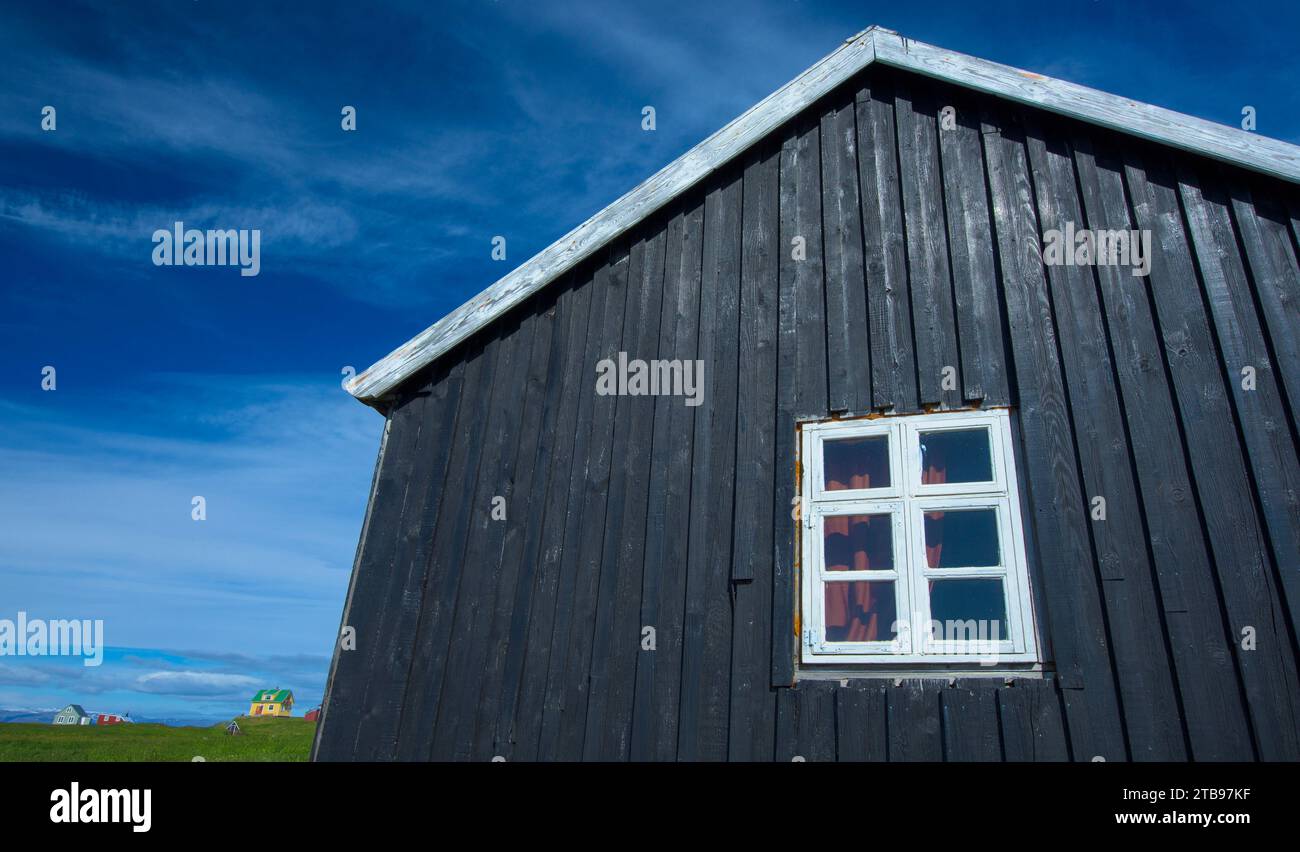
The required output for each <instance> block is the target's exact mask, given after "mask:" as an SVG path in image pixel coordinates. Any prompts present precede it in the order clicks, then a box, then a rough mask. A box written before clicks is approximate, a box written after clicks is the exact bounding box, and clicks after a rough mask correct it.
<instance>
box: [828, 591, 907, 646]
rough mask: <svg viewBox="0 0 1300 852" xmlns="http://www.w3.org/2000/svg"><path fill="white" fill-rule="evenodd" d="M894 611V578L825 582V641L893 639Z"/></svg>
mask: <svg viewBox="0 0 1300 852" xmlns="http://www.w3.org/2000/svg"><path fill="white" fill-rule="evenodd" d="M897 611H898V610H897V606H896V604H895V601H894V583H893V581H882V582H875V583H873V582H870V581H867V580H855V581H852V582H848V583H827V584H826V641H827V642H889V641H892V640H893V639H894V637H895V635H896V629H895V628H896V625H895V623H894V622H895V621H897V620H898V615H897Z"/></svg>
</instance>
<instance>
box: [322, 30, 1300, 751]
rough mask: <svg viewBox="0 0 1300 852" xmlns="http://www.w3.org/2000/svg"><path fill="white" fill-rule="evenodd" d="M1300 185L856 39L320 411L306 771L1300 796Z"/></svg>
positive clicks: (1007, 81) (1198, 144)
mask: <svg viewBox="0 0 1300 852" xmlns="http://www.w3.org/2000/svg"><path fill="white" fill-rule="evenodd" d="M1297 182H1300V148H1297V147H1296V146H1292V145H1288V144H1284V143H1281V142H1277V141H1274V140H1270V139H1267V138H1264V137H1261V136H1258V135H1256V134H1254V133H1251V132H1247V131H1245V130H1237V129H1235V128H1229V127H1226V126H1221V125H1218V124H1213V123H1210V122H1206V121H1202V120H1199V119H1195V118H1191V117H1188V116H1183V115H1179V114H1176V113H1172V112H1169V111H1167V110H1163V109H1160V108H1157V107H1153V106H1148V105H1144V104H1139V103H1136V102H1133V101H1130V100H1127V99H1125V98H1120V97H1115V96H1112V95H1107V94H1103V93H1100V92H1097V91H1094V90H1091V89H1087V88H1084V87H1081V86H1076V85H1073V84H1070V83H1066V82H1062V81H1058V80H1052V79H1048V78H1045V77H1043V76H1041V75H1037V74H1032V73H1029V72H1024V71H1019V70H1016V69H1013V68H1008V67H1006V66H1002V65H997V64H995V63H991V62H986V61H983V60H978V59H974V58H971V57H967V56H963V55H960V54H955V53H951V52H948V51H944V50H941V49H938V48H935V47H931V46H928V45H924V44H920V43H918V42H914V41H911V40H909V39H906V38H904V37H902V36H899V35H898V34H896V33H893V32H890V31H887V30H883V29H879V28H873V29H870V30H867V31H866V32H864V33H861V34H859V35H858V36H855V37H854V38H852V39H850V40H849V41H847V42H846V43H845V44H844V45H843V46H841V47H840V48H839V49H838V50H836V51H835V52H834V53H832V54H831V55H830V56H828V57H827V58H825V59H824V60H822V61H821V62H819V63H818V64H817V65H815V66H814V67H813V68H811V69H809V70H808V71H807V72H805V73H804V74H803V75H801V76H800V77H799V78H797V79H796V80H794V81H793V82H791V83H790V84H789V85H787V86H786V87H784V88H783V89H781V90H779V91H778V92H776V93H775V94H773V95H772V96H770V97H769V98H767V99H766V100H764V101H763V102H761V103H760V104H758V105H757V106H755V107H754V108H753V109H751V110H750V111H749V112H747V113H745V114H744V115H742V116H741V117H740V118H738V119H736V120H735V121H733V122H732V123H731V124H729V125H728V126H727V127H725V128H723V129H722V130H721V131H719V132H718V133H716V134H714V135H713V136H712V137H710V138H709V139H707V140H705V141H704V142H702V143H701V144H700V145H699V146H697V147H696V148H694V149H692V150H691V151H689V152H687V153H686V154H685V155H683V156H682V157H681V158H680V159H678V160H677V161H675V162H674V163H672V164H671V165H669V166H668V167H666V168H665V169H664V170H663V171H661V172H659V173H658V174H656V175H655V176H653V177H652V178H650V179H649V180H648V181H646V182H645V183H644V184H642V185H640V186H639V187H637V188H636V189H634V190H632V191H631V192H630V193H628V194H627V195H625V196H624V197H623V198H621V199H619V200H618V201H616V202H615V203H613V204H612V205H610V206H609V207H608V208H606V209H605V210H604V211H602V212H600V213H599V214H597V215H596V216H594V217H593V218H592V219H590V220H588V221H587V222H586V223H584V224H583V225H581V226H580V227H578V228H577V229H575V230H574V231H572V232H570V233H569V234H567V235H566V236H564V237H563V238H561V239H560V240H559V241H558V242H556V243H555V244H554V245H552V246H551V247H549V248H547V249H546V250H545V251H543V252H542V253H541V254H539V255H538V256H537V257H535V258H533V259H532V260H530V261H528V262H527V263H526V264H524V265H523V266H521V267H519V268H518V269H516V270H515V271H514V272H512V273H510V274H509V275H507V276H506V277H505V278H503V279H502V280H501V281H499V282H497V283H496V284H494V285H493V286H492V287H490V288H489V289H487V290H485V291H484V292H483V293H482V294H480V295H479V296H477V297H475V298H474V299H472V300H471V301H470V302H468V303H466V304H465V305H464V306H463V307H461V308H459V309H458V310H456V311H455V312H453V313H452V314H450V315H449V316H447V317H446V318H444V319H443V320H441V321H440V322H438V323H436V324H435V325H433V326H432V327H430V328H429V329H428V330H427V331H425V332H424V333H422V334H420V335H419V336H417V337H416V338H415V339H413V340H412V341H410V342H409V343H407V344H406V345H405V346H403V347H402V348H400V349H398V350H397V351H396V352H394V353H393V354H392V355H390V356H388V357H387V358H385V359H384V360H382V361H381V362H379V363H378V364H376V365H375V366H374V367H372V368H370V369H369V370H367V371H366V372H364V373H362V374H361V375H359V376H357V377H356V378H355V379H353V380H352V382H351V383H350V384H349V389H350V390H351V392H352V393H353V394H354V395H355V396H357V397H358V398H359V399H361V400H362V401H364V402H366V403H368V404H369V405H371V406H373V407H374V408H376V409H378V410H379V411H380V412H382V413H383V414H384V415H385V417H386V418H387V427H386V430H385V433H384V439H383V444H382V447H381V449H380V453H379V461H378V464H377V467H376V471H375V477H374V484H373V488H372V491H371V496H370V505H369V509H368V512H367V515H366V519H365V524H364V527H363V530H362V533H361V541H360V546H359V548H358V553H357V559H356V565H355V568H354V571H353V575H352V583H351V587H350V589H349V591H348V596H347V602H346V606H345V609H344V615H343V625H344V627H345V631H344V632H345V639H344V641H343V642H342V647H341V648H340V650H338V651H337V652H336V653H335V657H334V662H333V666H332V669H331V672H330V678H329V685H328V689H327V694H326V700H325V704H324V708H323V712H322V715H321V723H320V726H319V728H318V732H317V741H316V744H315V748H314V756H315V758H316V759H320V760H390V759H399V760H428V759H433V760H447V759H457V760H474V761H487V760H492V759H494V758H504V759H506V760H510V761H517V760H578V759H596V760H727V759H731V760H762V761H769V760H780V761H789V760H792V759H799V758H802V759H805V760H808V761H829V760H1081V761H1087V760H1095V759H1104V760H1108V761H1122V760H1175V761H1181V760H1198V761H1199V760H1253V759H1263V760H1278V759H1289V760H1295V759H1300V679H1298V676H1297V653H1298V649H1297V632H1296V630H1297V626H1300V496H1298V495H1300V457H1298V455H1297V431H1296V430H1297V425H1298V423H1297V421H1298V417H1297V414H1298V412H1297V405H1298V404H1300V273H1298V272H1297V238H1300V191H1297ZM606 379H607V380H608V381H606V383H605V384H604V386H603V387H602V385H601V382H602V380H606ZM963 631H964V632H963Z"/></svg>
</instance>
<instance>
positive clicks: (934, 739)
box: [885, 679, 944, 761]
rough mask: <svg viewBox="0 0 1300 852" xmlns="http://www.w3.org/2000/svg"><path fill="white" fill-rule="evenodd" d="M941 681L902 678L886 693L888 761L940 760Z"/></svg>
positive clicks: (941, 745) (941, 754)
mask: <svg viewBox="0 0 1300 852" xmlns="http://www.w3.org/2000/svg"><path fill="white" fill-rule="evenodd" d="M943 683H944V682H943V681H922V680H911V679H909V680H904V681H903V683H902V684H901V685H900V686H895V687H891V688H890V689H889V690H888V691H887V692H886V693H885V703H886V708H887V709H886V714H887V718H888V720H889V721H888V723H887V724H888V726H889V759H890V760H891V761H922V760H931V761H938V760H943V733H942V730H941V726H940V717H939V695H940V693H941V691H942V689H943Z"/></svg>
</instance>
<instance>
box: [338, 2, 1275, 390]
mask: <svg viewBox="0 0 1300 852" xmlns="http://www.w3.org/2000/svg"><path fill="white" fill-rule="evenodd" d="M873 63H879V64H881V65H887V66H890V67H894V68H900V69H904V70H907V71H912V72H915V73H918V74H923V75H925V76H928V77H933V78H936V79H939V80H943V81H945V82H949V83H953V84H956V85H958V86H963V87H965V88H968V89H973V90H975V91H979V92H984V93H986V94H990V95H995V96H997V97H1001V98H1005V99H1008V100H1011V101H1016V102H1019V103H1023V104H1028V105H1031V106H1035V107H1039V108H1041V109H1045V110H1049V111H1051V112H1055V113H1059V114H1061V115H1066V116H1069V117H1072V118H1076V119H1080V120H1082V121H1086V122H1088V123H1090V124H1095V125H1099V126H1101V127H1106V128H1109V129H1111V130H1116V131H1119V132H1121V133H1126V134H1129V135H1132V136H1138V137H1141V138H1144V139H1149V140H1152V141H1155V142H1159V143H1161V144H1164V145H1169V146H1172V147H1175V148H1180V149H1182V150H1185V151H1190V152H1192V153H1195V154H1200V155H1202V156H1206V157H1211V158H1213V159H1216V160H1221V161H1223V162H1226V163H1231V164H1234V165H1238V166H1242V167H1244V168H1247V169H1251V170H1254V171H1257V172H1262V173H1263V174H1266V175H1271V176H1273V177H1276V178H1281V179H1283V180H1287V181H1291V182H1294V183H1300V146H1296V145H1291V144H1288V143H1286V142H1281V141H1278V140H1276V139H1269V138H1267V137H1264V136H1258V135H1256V134H1254V133H1249V132H1246V131H1244V130H1239V129H1237V128H1235V127H1229V126H1227V125H1222V124H1216V123H1214V122H1211V121H1206V120H1204V119H1200V118H1194V117H1192V116H1189V115H1183V114H1182V113H1177V112H1174V111H1172V110H1167V109H1162V108H1160V107H1157V106H1151V105H1149V104H1143V103H1139V102H1137V101H1133V100H1130V99H1128V98H1123V97H1119V96H1117V95H1109V94H1106V93H1105V92H1099V91H1097V90H1096V89H1090V88H1088V87H1086V86H1080V85H1076V84H1074V83H1068V82H1065V81H1063V80H1055V79H1052V78H1051V77H1045V76H1043V75H1041V74H1035V73H1032V72H1030V71H1022V70H1020V69H1018V68H1012V67H1010V66H1008V65H1001V64H999V63H996V62H989V61H988V60H984V59H976V58H975V57H972V56H966V55H964V54H961V53H955V52H953V51H949V50H944V49H942V48H938V47H933V46H931V45H928V44H924V43H922V42H918V41H913V40H911V39H909V38H906V37H904V36H901V35H899V34H898V33H896V32H893V31H892V30H886V29H883V28H881V27H871V28H869V29H867V30H864V31H862V32H861V33H858V34H857V35H856V36H854V37H853V38H851V39H848V40H847V41H846V42H845V43H844V44H843V45H841V46H840V47H839V48H838V49H836V50H835V51H834V52H832V53H831V54H830V55H828V56H827V57H825V58H824V59H822V60H821V61H820V62H818V63H817V64H815V65H813V66H812V67H811V68H809V69H808V70H807V71H805V72H803V73H802V74H800V75H799V76H798V77H796V78H795V79H794V80H792V81H790V82H789V83H787V84H786V85H785V86H782V87H781V88H780V89H778V90H777V91H775V92H773V93H772V94H771V95H768V96H767V97H766V98H764V99H763V100H762V101H759V102H758V103H757V104H755V105H754V106H753V107H751V108H750V109H749V110H748V111H746V112H745V113H744V114H742V115H741V116H740V117H739V118H736V119H735V120H733V121H732V122H731V123H730V124H728V125H727V126H726V127H723V128H722V129H721V130H719V131H718V132H716V133H714V134H713V135H712V136H710V137H709V138H707V139H705V140H704V141H703V142H701V143H700V144H698V145H696V146H695V147H694V148H692V149H691V150H689V151H687V152H686V153H685V154H683V155H682V156H680V157H678V158H677V159H676V160H674V161H673V162H671V163H669V164H668V165H667V166H665V167H664V168H663V169H661V170H660V171H659V172H657V173H656V174H654V175H653V176H651V177H650V178H649V179H647V180H646V181H644V182H643V183H641V184H640V185H638V186H637V187H635V188H634V189H632V190H631V191H630V192H628V193H627V194H626V195H624V196H623V197H621V198H619V199H618V200H617V201H615V202H614V203H613V204H610V205H609V206H608V207H606V208H605V209H604V210H601V211H600V212H599V213H597V214H596V215H594V216H592V217H591V218H590V219H588V220H587V221H586V222H583V223H582V224H581V225H579V226H578V227H576V228H574V229H573V230H572V231H570V232H569V233H567V234H565V235H564V236H563V237H560V239H558V240H556V241H555V242H554V243H552V244H551V245H550V246H548V247H546V248H545V249H543V250H542V251H540V252H539V253H538V254H537V255H535V256H534V257H533V258H532V259H530V260H528V261H527V262H525V263H524V264H522V265H521V266H519V267H517V268H516V269H515V270H514V271H512V272H510V273H509V274H507V275H506V276H505V277H504V278H501V279H500V280H499V281H497V282H496V283H495V284H493V285H492V286H491V287H488V288H487V289H486V290H484V291H483V292H482V293H479V294H478V295H477V296H475V297H474V298H472V299H470V300H469V301H468V302H466V303H465V304H463V305H461V306H460V307H459V308H457V309H456V310H454V311H452V312H451V313H449V314H447V315H446V316H445V317H443V318H442V319H440V320H438V321H437V322H436V323H434V324H433V325H431V326H429V327H428V328H426V329H425V330H424V331H422V332H420V333H419V334H417V335H416V336H415V337H413V338H411V339H410V340H409V341H407V342H406V343H404V344H402V346H400V347H399V348H397V349H396V350H394V351H393V352H391V353H390V354H388V355H387V356H385V357H384V358H383V359H381V360H380V361H378V362H376V363H375V364H374V365H373V366H371V367H370V368H369V369H367V370H365V371H364V372H362V373H360V374H359V375H357V376H355V377H353V378H352V379H350V380H349V381H348V382H347V384H346V388H347V390H348V392H349V393H351V394H352V395H353V396H355V397H357V398H358V399H360V400H361V401H363V402H365V403H367V404H370V405H376V404H378V403H379V402H380V401H381V400H382V398H383V397H385V396H386V395H388V394H390V393H392V392H393V391H394V390H396V388H397V387H398V386H399V385H400V384H402V382H404V381H405V380H406V379H408V378H410V377H411V376H412V375H414V374H415V373H416V372H417V371H419V370H421V369H423V368H424V367H427V366H428V365H429V364H432V363H433V362H434V361H436V360H437V359H438V358H439V357H440V356H441V355H443V354H444V353H446V352H447V351H448V350H450V349H452V348H453V347H454V346H456V345H457V344H459V343H461V342H462V341H464V340H465V339H466V338H468V337H469V336H470V335H472V334H473V333H474V332H476V331H478V330H479V329H481V328H483V327H484V326H485V325H487V324H489V323H490V322H492V321H493V320H495V319H496V318H497V317H499V316H501V315H502V314H503V313H505V312H506V311H508V310H510V309H511V308H513V307H515V306H516V305H518V304H520V303H521V302H523V301H524V300H526V299H527V298H528V297H530V296H532V295H533V294H534V293H536V292H537V291H538V290H540V289H542V288H543V287H545V286H546V285H547V284H549V283H551V282H552V281H555V280H556V279H557V278H559V277H561V276H562V275H563V274H564V273H566V272H568V271H569V270H571V269H573V268H574V267H575V266H577V265H578V264H579V263H581V262H582V261H584V260H586V259H587V258H589V257H591V256H592V255H594V254H595V253H596V252H597V251H599V250H600V249H602V248H604V247H605V246H608V245H609V244H610V243H611V242H613V241H614V240H615V239H617V238H618V237H619V236H620V235H621V234H623V233H624V232H626V231H627V230H628V229H630V228H631V227H633V226H634V225H636V224H637V223H638V222H640V221H642V220H643V219H645V218H646V217H647V216H649V215H650V214H651V213H653V212H655V211H656V210H658V209H660V208H661V207H663V206H664V205H665V204H668V203H669V202H670V201H672V200H673V199H674V198H676V197H678V196H679V195H681V194H682V193H684V192H686V191H687V190H689V189H690V188H691V187H693V186H695V185H696V184H698V183H699V182H700V181H701V180H703V179H704V178H706V177H707V176H708V175H710V174H712V173H713V172H715V171H716V170H718V169H719V168H721V167H722V166H724V165H725V164H727V163H728V162H730V161H731V160H732V159H734V158H735V157H736V156H738V155H740V154H741V153H743V152H744V151H745V150H747V149H748V148H749V147H750V146H751V145H752V144H753V143H755V142H758V141H759V140H760V139H762V138H763V137H764V136H766V135H767V134H768V133H770V132H771V131H773V130H775V129H777V128H778V127H780V126H781V125H782V124H784V123H785V122H786V121H788V120H790V119H791V118H793V117H794V116H796V115H797V114H798V113H800V112H801V111H803V109H804V108H806V107H808V106H811V105H812V104H813V103H815V102H816V101H817V100H818V99H820V98H821V97H822V96H823V95H826V94H828V93H829V92H831V91H832V90H833V89H835V87H837V86H838V85H840V84H841V83H843V82H845V81H846V80H848V79H849V78H851V77H852V76H853V75H855V74H857V73H858V72H860V71H862V70H863V69H864V68H866V67H868V66H870V65H872V64H873Z"/></svg>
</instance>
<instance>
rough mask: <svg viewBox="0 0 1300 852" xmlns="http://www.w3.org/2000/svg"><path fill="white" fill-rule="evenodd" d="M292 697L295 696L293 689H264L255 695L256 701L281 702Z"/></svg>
mask: <svg viewBox="0 0 1300 852" xmlns="http://www.w3.org/2000/svg"><path fill="white" fill-rule="evenodd" d="M290 698H293V690H291V689H263V690H259V691H258V693H257V694H256V695H254V696H253V700H254V701H275V702H279V703H283V702H284V701H285V700H286V699H290Z"/></svg>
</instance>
